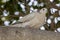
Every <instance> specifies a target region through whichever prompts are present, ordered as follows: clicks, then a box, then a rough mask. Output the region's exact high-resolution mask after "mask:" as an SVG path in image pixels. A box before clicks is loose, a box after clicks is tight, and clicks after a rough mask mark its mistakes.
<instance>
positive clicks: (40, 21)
mask: <svg viewBox="0 0 60 40" xmlns="http://www.w3.org/2000/svg"><path fill="white" fill-rule="evenodd" d="M47 11H48V10H47V8H42V9H41V10H40V11H39V12H32V13H30V14H28V15H26V16H24V17H23V18H21V19H20V20H19V21H18V22H20V23H17V24H15V25H10V26H12V27H27V26H28V27H32V28H39V27H40V26H42V25H44V23H45V18H46V13H47Z"/></svg>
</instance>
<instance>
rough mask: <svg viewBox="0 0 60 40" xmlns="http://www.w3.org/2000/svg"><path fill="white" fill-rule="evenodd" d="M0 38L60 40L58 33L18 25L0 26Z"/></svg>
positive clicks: (13, 39)
mask: <svg viewBox="0 0 60 40" xmlns="http://www.w3.org/2000/svg"><path fill="white" fill-rule="evenodd" d="M0 40H60V33H57V32H56V33H55V32H50V31H41V30H36V29H29V28H19V27H0Z"/></svg>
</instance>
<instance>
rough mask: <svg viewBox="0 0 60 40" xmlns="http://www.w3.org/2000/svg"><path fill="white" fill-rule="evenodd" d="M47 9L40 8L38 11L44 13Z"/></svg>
mask: <svg viewBox="0 0 60 40" xmlns="http://www.w3.org/2000/svg"><path fill="white" fill-rule="evenodd" d="M47 11H48V10H47V8H42V9H41V10H40V11H39V12H40V13H44V14H46V13H47Z"/></svg>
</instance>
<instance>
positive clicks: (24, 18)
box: [19, 13, 34, 22]
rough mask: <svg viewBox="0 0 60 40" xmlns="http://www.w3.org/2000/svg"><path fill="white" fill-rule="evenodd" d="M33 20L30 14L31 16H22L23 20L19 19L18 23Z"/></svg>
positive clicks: (32, 14)
mask: <svg viewBox="0 0 60 40" xmlns="http://www.w3.org/2000/svg"><path fill="white" fill-rule="evenodd" d="M33 18H34V13H31V14H28V15H26V16H24V17H23V18H21V19H20V20H19V22H27V21H29V20H31V19H33Z"/></svg>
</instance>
